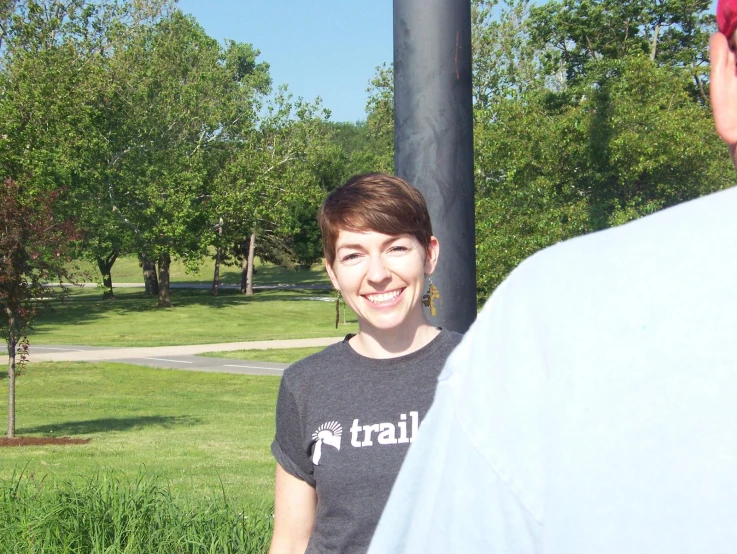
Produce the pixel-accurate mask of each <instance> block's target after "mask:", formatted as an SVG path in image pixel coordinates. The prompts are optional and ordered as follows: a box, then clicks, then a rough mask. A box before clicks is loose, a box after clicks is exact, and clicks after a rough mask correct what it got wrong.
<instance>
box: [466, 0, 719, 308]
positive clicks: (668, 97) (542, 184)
mask: <svg viewBox="0 0 737 554" xmlns="http://www.w3.org/2000/svg"><path fill="white" fill-rule="evenodd" d="M684 6H685V7H684ZM528 8H529V6H525V5H524V3H521V2H514V3H512V4H510V5H507V6H503V7H502V12H501V16H500V17H499V18H498V19H495V20H494V23H493V25H492V24H490V23H488V21H489V20H487V23H486V24H485V25H487V27H485V28H484V29H475V33H474V36H475V37H476V38H477V39H478V42H477V43H476V44H477V45H478V46H477V48H479V51H485V52H494V53H499V52H502V53H503V55H502V56H501V62H499V61H498V59H499V56H497V58H495V59H496V60H497V62H495V63H489V64H484V65H477V67H482V66H483V67H486V71H487V72H489V73H490V74H488V75H483V74H482V75H477V76H476V83H477V90H481V91H483V94H477V103H476V111H475V143H476V154H475V156H476V162H475V163H476V187H477V260H478V280H479V297H480V300H483V299H484V298H485V297H486V296H488V295H489V294H490V293H491V292H492V291H493V289H494V288H495V287H496V286H497V285H498V284H499V283H500V282H501V280H502V279H503V278H504V277H506V275H507V274H508V273H509V271H511V270H512V269H513V268H514V267H515V266H516V265H517V263H519V262H520V261H521V260H522V259H524V258H525V257H527V256H528V255H530V254H532V253H534V252H535V251H537V250H539V249H541V248H544V247H546V246H549V245H551V244H553V243H555V242H557V241H559V240H563V239H566V238H570V237H573V236H576V235H579V234H582V233H585V232H590V231H594V230H598V229H603V228H606V227H610V226H612V225H618V224H621V223H625V222H627V221H630V220H632V219H635V218H637V217H640V216H642V215H646V214H648V213H652V212H653V211H655V210H658V209H661V208H664V207H668V206H671V205H673V204H676V203H679V202H683V201H685V200H688V199H691V198H694V197H696V196H699V195H702V194H705V193H708V192H710V191H714V190H717V189H719V188H723V187H724V186H726V185H727V184H728V183H730V181H731V177H730V172H729V166H728V164H727V163H725V161H726V153H725V152H724V150H723V148H722V147H721V145H720V144H719V141H718V139H717V137H716V136H715V134H714V133H713V125H712V122H711V114H710V110H709V106H708V104H706V102H705V95H704V94H703V91H704V90H706V88H707V85H706V83H705V82H704V76H705V71H706V69H707V68H706V66H705V65H704V64H705V60H706V47H705V43H704V40H703V39H704V37H705V36H706V35H707V34H708V32H709V26H708V24H707V22H708V20H709V19H708V18H707V17H706V16H705V14H704V13H703V9H702V7H701V4H698V3H694V2H690V3H689V2H624V3H622V2H609V1H606V0H598V1H597V0H590V1H584V2H569V1H568V0H565V1H563V2H550V3H548V4H544V5H542V6H539V7H532V8H529V9H528ZM656 8H657V9H656ZM520 16H521V17H520ZM477 21H479V20H478V19H477ZM511 36H513V37H514V40H512V41H511V42H510V41H509V37H511ZM675 37H678V40H676V38H675ZM505 44H506V46H505ZM653 45H655V47H654V48H653ZM653 52H654V54H653ZM475 55H477V54H476V52H475ZM495 55H496V54H495ZM523 60H524V63H522V61H523ZM494 72H501V73H502V74H501V75H497V74H495V73H494ZM500 83H501V85H500Z"/></svg>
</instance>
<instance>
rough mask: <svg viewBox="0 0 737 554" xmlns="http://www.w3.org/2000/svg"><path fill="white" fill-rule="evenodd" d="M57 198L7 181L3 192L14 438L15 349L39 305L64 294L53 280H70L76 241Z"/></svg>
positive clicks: (1, 231)
mask: <svg viewBox="0 0 737 554" xmlns="http://www.w3.org/2000/svg"><path fill="white" fill-rule="evenodd" d="M56 200H57V194H56V193H50V194H48V193H47V194H39V193H34V192H33V191H28V190H24V189H23V187H21V186H19V185H18V184H17V183H16V182H15V181H13V180H11V179H6V180H5V181H4V182H3V184H2V187H0V306H2V310H3V317H2V318H0V333H2V336H3V338H4V339H5V340H6V342H7V345H8V431H7V436H8V437H9V438H13V437H14V436H15V382H16V369H17V367H16V350H17V347H18V344H19V341H20V340H21V338H22V336H23V334H24V332H25V331H26V329H27V328H28V326H29V325H30V324H31V323H32V322H33V319H34V317H35V316H36V313H37V311H38V307H39V303H40V302H41V301H42V300H43V299H46V298H49V297H54V296H59V295H60V294H63V290H64V289H61V290H62V292H58V291H57V290H55V289H53V288H50V287H48V286H47V285H46V284H47V283H48V282H51V281H55V280H56V281H58V282H59V284H60V285H61V282H62V281H70V280H72V279H73V278H72V276H71V275H70V273H69V270H68V269H67V263H68V262H69V259H68V257H67V255H66V254H67V247H68V244H69V242H70V241H72V240H76V239H77V238H78V235H77V231H76V230H75V228H74V226H73V225H72V223H71V222H70V221H63V220H59V218H58V217H57V216H56V215H55V212H54V203H55V201H56Z"/></svg>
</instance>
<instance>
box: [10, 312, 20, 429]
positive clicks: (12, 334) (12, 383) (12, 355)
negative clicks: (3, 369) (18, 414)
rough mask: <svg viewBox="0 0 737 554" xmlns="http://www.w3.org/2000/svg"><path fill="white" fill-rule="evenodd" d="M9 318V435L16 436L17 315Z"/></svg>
mask: <svg viewBox="0 0 737 554" xmlns="http://www.w3.org/2000/svg"><path fill="white" fill-rule="evenodd" d="M9 315H10V317H9V318H8V319H9V321H8V433H7V437H8V438H9V439H12V438H14V437H15V348H16V346H17V344H18V336H17V334H16V329H15V326H16V324H15V317H14V316H13V315H11V314H9Z"/></svg>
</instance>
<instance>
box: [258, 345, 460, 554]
mask: <svg viewBox="0 0 737 554" xmlns="http://www.w3.org/2000/svg"><path fill="white" fill-rule="evenodd" d="M460 340H461V335H460V334H458V333H454V332H452V331H445V330H441V332H440V333H439V334H438V336H437V337H435V338H434V339H433V340H432V341H430V343H428V344H427V345H425V346H424V347H423V348H421V349H419V350H417V351H416V352H412V353H411V354H408V355H406V356H400V357H398V358H391V359H387V360H377V359H373V358H367V357H365V356H361V355H360V354H358V353H356V351H355V350H353V348H352V347H351V346H350V345H349V344H348V342H347V340H344V341H343V342H340V343H337V344H334V345H332V346H329V347H328V348H326V349H325V350H323V351H322V352H320V353H318V354H315V355H313V356H310V357H308V358H305V359H304V360H301V361H299V362H297V363H296V364H294V365H292V366H291V367H289V368H288V369H287V370H286V371H285V372H284V377H283V378H282V382H281V387H280V389H279V398H278V401H277V408H276V438H275V439H274V442H273V443H272V445H271V450H272V452H273V454H274V457H275V458H276V461H277V462H279V464H280V465H281V466H282V467H283V468H284V470H285V471H287V472H288V473H290V474H291V475H294V476H295V477H297V478H299V479H302V480H303V481H305V482H306V483H308V484H310V485H311V486H313V487H315V489H316V491H317V513H316V516H315V523H314V527H313V529H312V535H311V537H310V542H309V545H308V547H307V552H308V553H311V552H315V553H317V552H319V553H324V552H340V553H352V552H365V551H366V550H367V549H368V545H369V542H370V541H371V536H372V534H373V532H374V529H375V527H376V524H377V522H378V521H379V517H380V516H381V511H382V510H383V508H384V504H385V503H386V500H387V498H388V497H389V492H390V491H391V487H392V484H393V483H394V479H395V478H396V476H397V473H399V468H400V466H401V465H402V461H403V460H404V456H405V454H406V452H407V449H408V448H409V445H410V443H411V442H413V440H414V438H415V437H416V436H417V431H418V428H419V425H420V422H421V421H422V419H423V418H424V417H425V414H426V413H427V410H428V409H429V408H430V405H431V404H432V400H433V396H434V394H435V387H436V385H437V378H438V375H439V374H440V371H441V370H442V368H443V365H444V363H445V360H446V358H447V357H448V355H449V354H450V353H451V351H452V350H453V348H455V346H456V345H457V344H458V343H459V342H460Z"/></svg>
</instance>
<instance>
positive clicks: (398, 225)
mask: <svg viewBox="0 0 737 554" xmlns="http://www.w3.org/2000/svg"><path fill="white" fill-rule="evenodd" d="M317 221H318V223H319V224H320V231H321V232H322V248H323V252H324V254H325V259H326V260H327V262H328V264H330V265H333V262H334V261H335V243H336V241H337V240H338V234H339V233H340V231H343V230H345V231H375V232H377V233H383V234H385V235H392V236H399V235H410V236H412V237H414V238H416V239H417V241H418V242H419V243H420V244H421V245H422V248H423V249H424V250H425V251H427V249H428V246H429V245H430V238H431V237H432V224H431V223H430V214H429V213H428V211H427V204H426V203H425V198H424V197H423V196H422V194H421V193H420V191H418V190H417V189H416V188H415V187H413V186H412V185H410V184H409V183H408V182H407V181H405V180H404V179H400V178H399V177H395V176H393V175H387V174H386V173H366V174H364V175H355V176H353V177H351V178H350V179H348V181H346V182H345V183H344V184H343V185H342V186H340V187H338V188H337V189H335V190H334V191H333V192H331V193H330V195H329V196H328V197H327V199H326V200H325V202H323V204H322V206H321V207H320V211H319V212H318V213H317Z"/></svg>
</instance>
